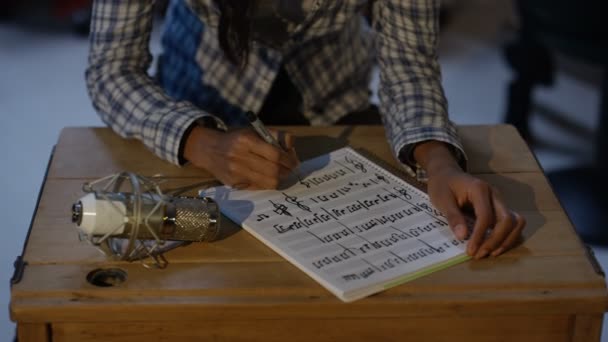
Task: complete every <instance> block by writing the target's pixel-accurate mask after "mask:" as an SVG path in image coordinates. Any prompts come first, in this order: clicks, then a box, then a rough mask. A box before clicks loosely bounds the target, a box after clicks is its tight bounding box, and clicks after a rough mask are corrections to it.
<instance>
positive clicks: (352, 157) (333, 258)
mask: <svg viewBox="0 0 608 342" xmlns="http://www.w3.org/2000/svg"><path fill="white" fill-rule="evenodd" d="M286 183H287V184H286V185H285V186H284V187H283V188H282V189H280V190H265V191H247V190H236V189H232V188H230V187H224V186H222V187H216V188H211V189H206V190H204V191H201V193H200V195H202V196H209V197H212V198H214V199H215V200H216V201H217V202H218V203H219V206H220V210H221V211H222V213H223V214H224V215H225V216H227V217H228V218H230V219H231V220H233V221H234V222H236V223H237V224H239V225H240V226H242V227H243V228H244V229H245V230H247V231H248V232H249V233H251V234H253V235H254V236H255V237H256V238H258V239H259V240H260V241H262V242H263V243H265V244H266V245H267V246H269V247H270V248H272V249H273V250H274V251H276V252H277V253H279V254H280V255H281V256H283V257H284V258H285V259H287V260H289V261H290V262H291V263H292V264H294V265H295V266H297V267H298V268H300V269H301V270H302V271H304V272H306V274H308V275H309V276H310V277H312V278H313V279H315V280H316V281H318V282H319V283H320V284H321V285H323V286H324V287H325V288H326V289H328V290H329V291H331V292H332V293H334V294H335V295H336V296H338V298H340V299H341V300H343V301H345V302H349V301H353V300H356V299H360V298H363V297H366V296H368V295H371V294H373V293H376V292H379V291H382V290H384V289H387V288H389V287H392V286H395V285H398V284H401V283H403V282H406V281H410V280H412V279H415V278H418V277H421V276H423V275H426V274H429V273H431V272H435V271H438V270H440V269H443V268H446V267H448V266H451V265H454V264H456V263H460V262H463V261H465V260H467V259H468V258H469V257H468V256H467V255H466V253H465V250H466V242H465V241H462V240H459V239H457V238H456V237H455V236H454V234H453V233H452V231H451V230H450V228H449V226H448V225H447V221H446V220H445V218H444V217H443V216H442V215H441V214H440V213H439V212H438V211H437V210H436V209H434V208H433V206H432V205H431V203H430V201H429V199H428V196H427V195H426V194H425V193H424V192H422V191H420V190H419V189H418V188H416V187H415V186H413V185H411V184H409V183H407V182H406V181H404V180H402V179H401V178H399V177H396V176H395V175H394V174H393V173H390V172H389V171H387V170H386V169H385V168H383V167H381V166H379V164H377V163H375V162H373V161H372V160H371V159H369V158H367V157H365V156H364V155H362V154H361V153H359V152H357V151H355V150H354V149H352V148H350V147H345V148H341V149H339V150H336V151H334V152H331V153H329V154H325V155H322V156H320V157H317V158H314V159H310V160H308V161H305V162H303V163H302V164H301V165H300V167H299V170H298V172H294V174H293V175H292V176H290V178H289V179H288V180H287V182H286Z"/></svg>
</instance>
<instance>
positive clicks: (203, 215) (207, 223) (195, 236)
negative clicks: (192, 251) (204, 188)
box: [171, 197, 220, 242]
mask: <svg viewBox="0 0 608 342" xmlns="http://www.w3.org/2000/svg"><path fill="white" fill-rule="evenodd" d="M171 202H172V204H173V205H174V206H175V207H174V208H175V221H174V224H175V228H176V229H175V231H174V232H173V234H172V235H173V236H172V239H175V240H183V241H207V242H209V241H214V240H216V239H217V238H218V235H219V230H220V229H219V226H220V225H219V217H220V214H219V207H218V205H217V203H216V202H215V201H213V200H212V199H209V198H194V197H178V198H175V199H174V200H172V201H171Z"/></svg>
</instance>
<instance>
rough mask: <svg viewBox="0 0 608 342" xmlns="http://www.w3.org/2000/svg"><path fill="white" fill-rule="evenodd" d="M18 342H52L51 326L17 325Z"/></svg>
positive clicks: (39, 324)
mask: <svg viewBox="0 0 608 342" xmlns="http://www.w3.org/2000/svg"><path fill="white" fill-rule="evenodd" d="M17 341H18V342H50V341H51V325H50V324H47V323H17Z"/></svg>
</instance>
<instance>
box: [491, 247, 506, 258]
mask: <svg viewBox="0 0 608 342" xmlns="http://www.w3.org/2000/svg"><path fill="white" fill-rule="evenodd" d="M504 251H505V249H504V248H502V247H499V248H498V249H497V250H495V251H494V252H492V256H493V257H497V256H499V255H501V254H502V252H504Z"/></svg>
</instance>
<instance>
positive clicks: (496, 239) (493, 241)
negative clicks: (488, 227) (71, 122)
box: [475, 193, 516, 258]
mask: <svg viewBox="0 0 608 342" xmlns="http://www.w3.org/2000/svg"><path fill="white" fill-rule="evenodd" d="M490 196H491V198H492V205H493V207H494V214H495V217H496V224H495V225H494V228H493V229H492V233H490V235H489V236H488V237H487V238H486V240H485V241H484V242H483V244H482V245H481V247H479V251H478V252H477V254H476V255H475V257H476V258H483V257H485V256H487V255H488V254H490V253H493V252H494V251H496V249H497V248H499V247H500V246H501V245H502V243H503V242H504V241H505V240H506V239H507V237H509V234H511V232H512V231H513V229H514V228H515V223H516V222H515V219H514V217H513V216H512V215H511V211H510V210H509V209H507V207H506V206H505V204H504V202H503V201H502V200H501V199H500V197H499V196H498V194H495V193H492V194H491V195H490Z"/></svg>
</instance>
